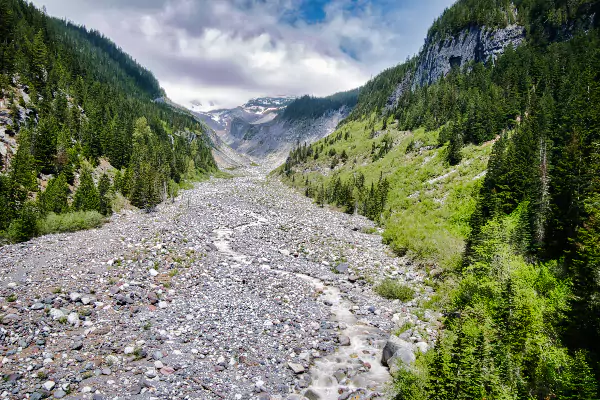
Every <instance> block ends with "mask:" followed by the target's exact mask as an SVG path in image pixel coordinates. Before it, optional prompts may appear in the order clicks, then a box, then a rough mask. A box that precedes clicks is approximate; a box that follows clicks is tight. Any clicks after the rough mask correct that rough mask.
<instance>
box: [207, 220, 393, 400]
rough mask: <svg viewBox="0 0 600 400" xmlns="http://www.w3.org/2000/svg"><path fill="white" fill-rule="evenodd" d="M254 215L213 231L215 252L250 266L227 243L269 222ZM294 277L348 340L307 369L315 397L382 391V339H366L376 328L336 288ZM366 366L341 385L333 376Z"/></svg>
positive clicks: (331, 398)
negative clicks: (237, 234)
mask: <svg viewBox="0 0 600 400" xmlns="http://www.w3.org/2000/svg"><path fill="white" fill-rule="evenodd" d="M253 216H254V217H255V218H257V221H256V222H252V223H249V224H245V225H240V226H238V227H235V228H234V229H230V228H219V229H216V230H215V231H214V234H215V235H216V240H214V244H215V246H216V247H217V249H218V250H219V251H220V252H221V253H223V254H226V255H228V256H229V257H230V258H231V259H233V260H235V261H237V262H239V263H241V264H246V265H247V264H249V263H250V262H249V259H248V257H247V256H245V255H243V254H240V253H238V252H236V251H234V250H233V249H232V248H231V245H230V241H231V236H232V235H233V233H234V230H237V231H243V230H245V229H246V228H248V227H251V226H260V225H262V224H264V223H268V220H266V219H264V218H262V217H260V216H258V215H253ZM263 267H264V266H263ZM274 271H276V272H277V273H281V274H290V273H289V272H286V271H282V270H274ZM295 275H296V276H297V277H298V278H300V279H302V280H304V281H306V282H308V283H310V284H311V285H312V286H313V287H314V288H315V290H316V291H318V292H321V293H322V294H321V296H320V300H321V301H323V302H326V301H327V302H330V303H331V304H332V305H331V307H330V310H331V314H332V316H333V318H332V320H333V321H335V322H338V323H339V324H340V326H341V328H342V329H341V331H340V334H341V335H345V336H347V337H349V338H350V346H339V347H338V349H337V350H336V351H335V352H334V353H333V354H330V355H328V356H326V357H323V358H320V359H316V360H315V363H314V365H313V366H312V367H311V368H310V370H309V373H310V375H311V378H312V384H311V385H310V387H309V389H311V390H312V391H313V392H315V393H316V394H318V395H319V398H320V399H321V400H336V399H338V397H339V393H338V388H340V387H344V388H348V389H349V390H350V391H353V390H355V389H358V388H365V389H368V390H369V391H372V392H382V391H383V390H384V388H385V385H386V383H387V382H389V381H390V380H391V376H390V374H389V371H388V370H387V368H385V367H384V366H383V365H382V364H381V353H382V349H383V346H384V344H385V340H379V341H377V342H373V341H372V340H369V337H370V336H371V337H377V335H373V333H374V332H375V331H376V328H374V327H372V326H370V325H367V324H365V323H362V322H361V321H359V320H358V319H357V318H356V316H355V315H354V314H353V313H352V311H351V309H352V307H353V306H354V304H353V303H352V302H350V301H348V300H346V299H344V298H342V295H341V292H340V290H339V289H338V288H336V287H333V286H327V285H325V283H324V282H323V281H321V280H320V279H317V278H314V277H311V276H308V275H304V274H295ZM365 363H368V364H369V365H370V367H371V368H370V369H368V371H367V372H364V373H358V374H356V375H354V376H349V377H348V378H347V379H344V380H343V381H342V382H341V383H340V382H338V381H337V379H336V378H335V377H334V374H335V372H336V371H338V370H340V369H346V370H347V371H353V370H356V369H357V368H358V367H359V366H360V365H361V364H363V365H364V364H365Z"/></svg>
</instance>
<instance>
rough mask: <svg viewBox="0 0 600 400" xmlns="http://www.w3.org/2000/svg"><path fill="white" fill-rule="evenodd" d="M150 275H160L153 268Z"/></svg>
mask: <svg viewBox="0 0 600 400" xmlns="http://www.w3.org/2000/svg"><path fill="white" fill-rule="evenodd" d="M148 273H149V274H150V276H157V275H158V271H157V270H155V269H154V268H152V269H151V270H150V271H148Z"/></svg>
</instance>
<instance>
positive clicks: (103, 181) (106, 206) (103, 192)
mask: <svg viewBox="0 0 600 400" xmlns="http://www.w3.org/2000/svg"><path fill="white" fill-rule="evenodd" d="M110 186H111V185H110V178H109V177H108V175H107V174H106V173H104V174H102V176H101V177H100V181H99V182H98V195H99V196H100V210H99V211H100V213H101V214H102V215H110V214H111V213H112V207H111V202H110V197H109V192H110Z"/></svg>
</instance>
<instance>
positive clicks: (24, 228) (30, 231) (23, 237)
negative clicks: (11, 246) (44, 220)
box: [8, 202, 39, 242]
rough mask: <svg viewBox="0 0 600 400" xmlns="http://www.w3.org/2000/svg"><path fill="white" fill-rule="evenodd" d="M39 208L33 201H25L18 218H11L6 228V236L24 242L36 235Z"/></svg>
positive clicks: (14, 240)
mask: <svg viewBox="0 0 600 400" xmlns="http://www.w3.org/2000/svg"><path fill="white" fill-rule="evenodd" d="M38 216H39V210H38V208H37V206H36V205H35V203H31V202H29V203H26V204H25V206H24V207H23V209H22V210H21V214H20V216H19V218H17V219H15V220H13V221H12V222H11V224H10V226H9V228H8V237H9V239H10V240H11V241H13V242H25V241H27V240H29V239H31V238H32V237H35V236H37V235H38V233H39V232H38V226H37V219H38Z"/></svg>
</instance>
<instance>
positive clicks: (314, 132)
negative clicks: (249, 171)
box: [225, 107, 350, 166]
mask: <svg viewBox="0 0 600 400" xmlns="http://www.w3.org/2000/svg"><path fill="white" fill-rule="evenodd" d="M349 113H350V108H348V107H342V108H340V109H339V110H330V111H328V112H327V113H325V114H324V115H322V116H320V117H318V118H303V119H291V120H286V119H283V118H276V119H273V120H272V121H269V122H265V123H260V124H247V123H243V121H237V122H236V123H232V126H231V131H230V133H229V134H228V135H227V137H226V138H225V141H226V142H227V143H228V144H229V145H230V146H231V147H232V148H233V149H234V150H236V151H237V152H241V153H243V154H247V155H249V156H251V157H256V158H258V159H262V160H266V161H267V162H269V163H270V164H272V165H273V166H277V165H280V164H282V163H283V162H284V161H285V158H286V157H287V155H288V153H289V152H290V150H292V148H293V147H294V145H295V144H296V143H304V142H307V143H313V142H315V141H317V140H319V139H322V138H324V137H326V136H328V135H329V134H331V133H332V132H333V131H334V130H335V128H336V127H337V125H338V124H339V123H340V121H342V120H343V119H344V118H346V117H347V116H348V114H349Z"/></svg>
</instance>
